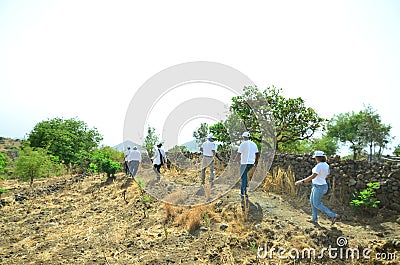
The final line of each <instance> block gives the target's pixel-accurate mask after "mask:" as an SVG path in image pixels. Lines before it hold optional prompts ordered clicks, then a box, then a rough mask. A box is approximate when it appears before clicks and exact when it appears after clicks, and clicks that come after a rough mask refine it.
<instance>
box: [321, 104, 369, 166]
mask: <svg viewBox="0 0 400 265" xmlns="http://www.w3.org/2000/svg"><path fill="white" fill-rule="evenodd" d="M362 123H363V117H362V115H361V114H360V113H355V112H354V111H353V112H346V113H340V114H338V115H335V116H334V117H333V118H332V119H331V120H330V121H329V122H328V126H327V130H328V133H327V134H328V136H330V137H335V138H337V139H339V141H340V142H342V143H344V144H345V143H350V149H351V150H352V152H353V159H354V160H356V159H357V152H358V150H360V149H361V148H363V147H364V146H365V145H364V140H363V138H362V137H361V134H360V132H359V128H360V127H361V126H362Z"/></svg>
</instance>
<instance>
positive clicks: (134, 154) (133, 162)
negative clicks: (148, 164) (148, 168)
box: [127, 146, 142, 178]
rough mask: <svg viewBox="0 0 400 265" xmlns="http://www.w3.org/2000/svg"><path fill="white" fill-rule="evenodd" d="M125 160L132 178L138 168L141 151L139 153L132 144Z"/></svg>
mask: <svg viewBox="0 0 400 265" xmlns="http://www.w3.org/2000/svg"><path fill="white" fill-rule="evenodd" d="M127 160H128V167H129V172H130V174H131V176H132V178H135V176H136V174H137V172H138V169H139V164H140V162H141V161H142V153H140V151H139V150H138V149H137V147H136V146H134V147H133V150H132V151H130V152H129V154H128V158H127Z"/></svg>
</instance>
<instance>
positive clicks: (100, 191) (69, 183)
mask: <svg viewBox="0 0 400 265" xmlns="http://www.w3.org/2000/svg"><path fill="white" fill-rule="evenodd" d="M126 180H127V178H126V177H125V175H123V174H120V175H117V177H116V179H115V181H113V182H109V183H107V182H106V178H105V177H104V176H100V175H89V176H63V177H54V178H49V179H45V180H36V181H35V182H34V186H33V188H30V187H29V185H28V184H26V183H20V182H17V181H16V180H6V181H4V182H3V187H4V188H6V189H9V190H10V192H9V193H7V194H3V197H2V198H1V206H0V238H1V244H0V264H400V253H399V250H400V233H399V232H400V224H399V223H398V220H399V215H398V214H396V213H394V212H390V211H388V210H385V209H381V210H380V211H379V212H378V213H377V214H376V215H375V216H373V217H361V216H360V215H357V214H355V213H354V212H352V211H351V210H350V209H348V208H347V207H346V206H343V205H339V204H337V203H336V204H335V205H330V204H329V202H326V204H327V205H329V206H330V207H331V208H332V209H334V210H335V211H337V212H338V213H339V214H340V215H341V216H342V220H341V221H339V222H337V223H336V224H334V225H331V222H330V220H329V219H328V218H327V217H326V216H324V215H322V214H321V217H320V223H319V225H318V226H316V225H314V224H312V223H309V222H307V221H306V220H307V219H309V218H310V209H309V205H308V199H307V197H306V196H303V197H298V196H282V195H278V194H274V193H271V192H266V191H264V190H263V189H262V188H260V189H259V190H257V191H255V192H253V193H251V194H250V195H249V199H248V200H244V201H243V200H241V198H240V196H239V194H238V193H239V191H238V189H232V190H231V191H229V192H228V193H227V194H225V195H224V196H222V197H221V198H219V199H217V200H215V201H213V202H212V203H210V204H207V205H203V206H199V207H173V206H171V205H169V204H165V203H163V202H160V201H158V200H156V199H155V198H152V197H151V196H149V195H147V194H146V192H145V191H143V190H141V189H140V187H139V186H138V185H137V183H136V182H133V181H131V182H128V183H126ZM396 220H397V221H396ZM338 238H339V240H341V241H340V242H338ZM344 241H347V243H346V242H344ZM338 243H339V246H342V247H338ZM345 243H346V244H345ZM266 248H267V252H265V249H266ZM324 248H326V250H324ZM329 248H330V252H329V251H328V250H329ZM279 249H281V250H279ZM312 249H313V250H315V255H313V253H312V252H310V251H311V250H312ZM368 249H370V251H369V252H368ZM279 251H280V252H279ZM363 251H366V253H364V254H365V256H363ZM303 253H304V257H303V256H302V255H303ZM308 253H311V254H310V257H308V255H307V254H308ZM346 253H347V254H346ZM357 253H358V254H359V255H357ZM351 254H353V256H351ZM335 255H336V256H335ZM368 257H369V258H368ZM383 257H385V258H386V259H384V258H383Z"/></svg>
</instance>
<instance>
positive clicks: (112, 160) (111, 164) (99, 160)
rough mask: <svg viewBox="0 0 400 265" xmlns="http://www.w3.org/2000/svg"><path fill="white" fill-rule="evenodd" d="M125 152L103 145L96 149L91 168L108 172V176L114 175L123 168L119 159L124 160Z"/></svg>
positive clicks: (95, 170)
mask: <svg viewBox="0 0 400 265" xmlns="http://www.w3.org/2000/svg"><path fill="white" fill-rule="evenodd" d="M122 156H123V154H122V153H121V152H118V151H116V150H113V149H111V148H110V147H103V148H101V149H99V150H96V151H95V152H93V154H92V161H93V162H92V163H90V170H91V171H92V172H94V173H106V174H107V177H108V178H109V177H114V175H115V173H117V172H119V171H121V170H122V165H121V163H120V162H119V161H121V160H122Z"/></svg>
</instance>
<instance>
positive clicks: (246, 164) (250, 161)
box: [235, 132, 260, 197]
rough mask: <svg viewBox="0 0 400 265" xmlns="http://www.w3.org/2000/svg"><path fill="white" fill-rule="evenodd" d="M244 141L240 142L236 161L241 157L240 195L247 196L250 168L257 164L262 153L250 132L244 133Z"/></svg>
mask: <svg viewBox="0 0 400 265" xmlns="http://www.w3.org/2000/svg"><path fill="white" fill-rule="evenodd" d="M242 137H243V142H242V143H241V144H240V146H239V149H238V153H237V155H236V159H235V160H236V161H238V160H239V159H240V179H241V186H240V195H241V196H243V197H244V196H247V186H248V176H247V173H248V172H249V170H250V169H251V168H252V167H254V166H256V165H257V163H258V159H259V157H260V154H259V152H258V147H257V145H256V144H255V143H254V142H253V141H251V140H250V133H249V132H244V133H243V134H242Z"/></svg>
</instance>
